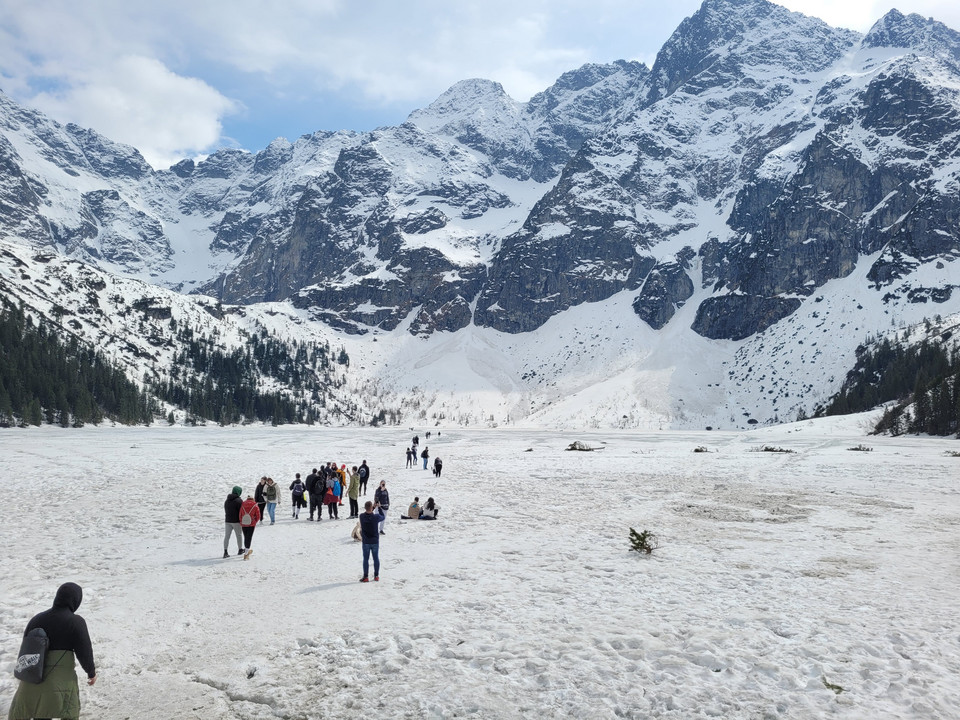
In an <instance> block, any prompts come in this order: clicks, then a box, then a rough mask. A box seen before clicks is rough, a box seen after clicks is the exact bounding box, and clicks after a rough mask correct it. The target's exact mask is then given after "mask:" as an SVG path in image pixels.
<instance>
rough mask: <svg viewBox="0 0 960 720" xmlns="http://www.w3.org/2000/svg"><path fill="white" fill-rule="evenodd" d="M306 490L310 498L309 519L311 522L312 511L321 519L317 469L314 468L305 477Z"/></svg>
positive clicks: (321, 495)
mask: <svg viewBox="0 0 960 720" xmlns="http://www.w3.org/2000/svg"><path fill="white" fill-rule="evenodd" d="M304 487H305V488H306V490H307V493H308V494H309V496H310V519H311V520H313V511H314V509H316V511H317V515H318V516H319V518H318V519H321V520H322V519H323V506H322V505H321V503H322V502H323V490H322V488H321V486H320V476H319V475H318V474H317V469H316V468H314V469H313V471H312V472H311V473H310V474H309V475H307V482H306V484H305V485H304Z"/></svg>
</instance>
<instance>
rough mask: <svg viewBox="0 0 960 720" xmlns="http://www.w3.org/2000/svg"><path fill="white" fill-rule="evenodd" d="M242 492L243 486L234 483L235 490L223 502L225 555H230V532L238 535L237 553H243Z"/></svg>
mask: <svg viewBox="0 0 960 720" xmlns="http://www.w3.org/2000/svg"><path fill="white" fill-rule="evenodd" d="M242 492H243V488H242V487H240V486H239V485H234V486H233V491H232V492H231V493H230V494H229V495H227V499H226V500H224V502H223V525H224V528H223V556H224V557H229V556H230V551H229V550H228V547H229V545H230V533H233V534H234V535H235V536H236V537H237V555H243V533H242V532H241V530H240V506H241V505H243V500H241V499H240V494H241V493H242Z"/></svg>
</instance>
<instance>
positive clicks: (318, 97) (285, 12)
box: [0, 0, 960, 166]
mask: <svg viewBox="0 0 960 720" xmlns="http://www.w3.org/2000/svg"><path fill="white" fill-rule="evenodd" d="M885 1H886V2H892V0H885ZM0 2H2V3H3V4H4V8H3V12H2V13H0V77H2V83H3V86H4V89H5V90H6V91H7V92H8V93H10V94H11V95H13V97H14V98H15V99H17V100H19V101H21V102H25V103H27V104H30V105H34V106H39V107H41V109H43V110H45V111H47V112H48V113H50V114H51V115H52V116H53V117H55V118H56V119H58V120H61V121H74V122H78V123H79V124H82V125H87V126H90V127H93V128H95V129H96V130H98V131H100V132H102V133H104V134H105V135H107V136H109V137H111V138H114V139H117V140H122V141H124V142H129V143H131V144H133V145H136V146H137V147H138V148H140V149H141V150H142V151H143V152H144V153H145V155H147V156H149V159H150V162H151V163H154V164H156V165H158V166H162V165H164V164H167V163H169V162H170V161H171V160H173V159H178V158H179V157H182V156H193V155H197V154H200V153H203V152H208V151H211V150H213V149H215V148H216V147H217V145H218V144H220V143H222V142H223V139H222V132H223V128H222V126H223V122H224V118H227V117H228V116H229V114H230V113H232V112H235V111H237V109H238V107H239V103H238V102H237V101H236V100H235V99H229V98H239V97H244V98H245V99H246V102H247V104H248V105H249V106H250V107H249V113H248V114H245V115H243V116H242V118H234V119H235V120H236V119H243V120H248V121H249V122H248V125H253V124H255V123H256V122H257V121H258V120H260V119H263V118H266V117H270V118H274V121H275V118H276V117H277V112H281V113H282V112H283V109H284V108H286V107H294V106H296V107H298V108H299V110H300V111H301V112H309V109H310V107H314V108H316V107H319V106H320V105H322V103H324V102H325V98H328V97H337V98H339V99H340V101H346V102H355V103H356V106H357V107H364V108H371V107H373V106H382V107H387V106H393V107H398V106H407V107H409V109H410V110H412V109H414V108H415V107H417V106H418V105H423V104H426V103H428V102H430V101H431V100H433V99H434V98H435V97H436V96H437V95H439V94H440V93H441V92H443V91H444V90H445V89H446V88H447V87H449V86H450V85H452V84H453V83H454V82H456V81H458V80H462V79H465V78H470V77H483V78H488V79H491V80H495V81H498V82H500V83H501V84H503V86H504V88H505V89H506V90H507V92H508V93H510V95H512V96H513V97H514V98H516V99H518V100H525V99H527V98H528V97H530V95H532V94H533V93H535V92H538V91H540V90H542V89H544V88H545V87H547V86H548V85H549V84H551V83H552V82H553V81H554V80H556V78H557V77H558V76H559V75H560V74H561V73H563V72H565V71H567V70H571V69H574V68H576V67H577V66H579V65H580V64H582V63H585V62H609V61H612V60H616V59H629V58H638V57H640V58H653V57H654V56H655V55H656V52H657V50H658V49H659V47H660V45H661V44H662V43H663V42H664V41H665V40H666V39H667V38H668V37H669V35H670V33H671V32H672V31H673V30H674V29H675V28H676V26H677V24H678V23H679V22H680V20H681V19H682V18H683V17H685V16H688V15H690V14H692V13H693V12H695V11H696V10H697V8H698V7H699V5H700V0H677V1H676V2H673V3H663V2H662V1H661V0H458V2H453V3H451V2H449V1H448V0H406V1H405V2H396V0H365V1H364V2H362V3H357V2H352V0H284V2H280V3H264V2H262V0H203V1H202V2H197V0H164V1H163V2H147V1H146V0H84V2H76V0H30V1H29V2H26V1H22V0H0ZM782 2H783V4H784V5H786V6H787V7H789V8H790V9H792V10H798V11H800V12H804V13H806V14H808V15H814V16H817V17H821V18H823V19H824V20H826V21H827V22H829V23H830V24H833V25H839V26H844V27H850V28H854V29H857V30H861V31H864V30H866V29H867V28H869V26H870V25H871V24H872V23H873V22H874V21H875V20H876V19H877V18H879V17H880V16H882V15H883V14H884V13H885V12H886V11H887V10H888V9H889V6H886V5H885V4H882V3H881V0H847V2H837V1H836V0H782ZM897 7H898V9H899V10H900V11H902V12H905V13H909V12H918V13H920V14H922V15H925V16H931V15H932V16H934V17H936V18H937V19H938V20H941V21H943V22H945V23H947V24H948V25H950V26H951V27H954V28H958V27H960V3H957V2H956V1H955V0H949V2H948V1H947V0H905V1H903V0H901V1H898V3H897ZM253 86H255V87H256V88H257V90H256V94H254V93H253V92H252V91H251V92H250V94H249V95H248V94H247V92H248V90H249V88H250V87H253ZM291 98H295V99H296V102H290V99H291ZM271 102H273V103H274V104H275V106H274V109H275V110H276V112H274V113H272V114H271V113H267V112H265V111H264V110H263V108H260V107H254V103H258V104H260V105H267V104H269V103H271ZM288 103H289V104H288ZM312 121H313V119H312V118H311V117H310V116H309V115H306V116H305V117H303V118H301V119H298V122H297V123H291V125H295V126H296V128H301V129H302V130H301V131H302V132H310V131H313V130H316V129H319V128H318V127H316V126H312V125H311V122H312ZM263 133H264V135H265V136H266V137H268V138H272V137H274V136H275V132H273V131H272V130H270V129H267V128H264V129H263Z"/></svg>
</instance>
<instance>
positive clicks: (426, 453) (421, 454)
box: [420, 445, 430, 470]
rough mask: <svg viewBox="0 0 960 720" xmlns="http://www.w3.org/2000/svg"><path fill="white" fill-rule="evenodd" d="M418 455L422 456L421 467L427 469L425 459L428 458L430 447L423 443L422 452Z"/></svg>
mask: <svg viewBox="0 0 960 720" xmlns="http://www.w3.org/2000/svg"><path fill="white" fill-rule="evenodd" d="M420 457H422V458H423V469H424V470H426V469H427V460H429V459H430V448H428V447H427V446H426V445H424V446H423V452H422V453H420Z"/></svg>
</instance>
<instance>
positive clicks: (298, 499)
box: [290, 473, 307, 520]
mask: <svg viewBox="0 0 960 720" xmlns="http://www.w3.org/2000/svg"><path fill="white" fill-rule="evenodd" d="M306 489H307V488H306V486H305V485H304V484H303V480H301V479H300V473H297V476H296V477H295V478H294V479H293V482H292V483H290V498H291V500H292V502H293V519H294V520H299V519H300V508H302V507H306V506H307V503H306V502H305V501H304V499H303V493H304V492H306Z"/></svg>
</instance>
